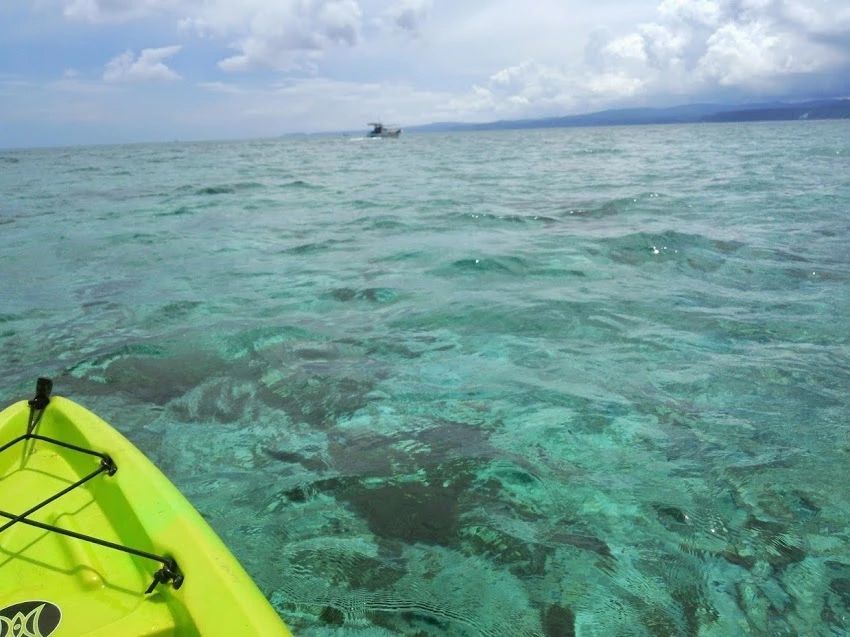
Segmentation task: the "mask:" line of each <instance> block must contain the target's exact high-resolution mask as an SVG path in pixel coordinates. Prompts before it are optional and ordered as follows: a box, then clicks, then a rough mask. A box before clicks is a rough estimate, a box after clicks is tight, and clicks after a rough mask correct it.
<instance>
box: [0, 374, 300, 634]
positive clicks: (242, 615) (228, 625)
mask: <svg viewBox="0 0 850 637" xmlns="http://www.w3.org/2000/svg"><path fill="white" fill-rule="evenodd" d="M51 386H52V383H50V381H49V380H47V379H39V384H38V390H37V392H36V397H35V398H34V399H33V400H30V401H22V402H19V403H16V404H14V405H12V406H11V407H8V408H7V409H5V410H3V411H2V412H0V637H49V636H50V635H54V636H55V637H75V636H77V635H87V636H89V637H95V636H97V637H106V636H107V635H108V636H109V637H142V636H145V637H154V636H156V637H164V636H166V635H180V636H181V637H183V636H186V637H191V636H195V635H197V636H203V637H216V636H218V635H221V636H222V637H224V636H225V635H226V636H227V637H243V636H251V635H262V636H263V637H278V636H285V635H290V634H291V633H290V632H289V630H288V629H287V627H286V626H285V625H284V623H283V622H282V621H281V619H280V617H279V616H278V615H277V613H276V612H275V610H274V609H273V608H272V606H271V605H270V604H269V602H268V601H267V600H266V598H265V597H264V596H263V594H262V593H261V592H260V590H259V589H258V588H257V586H256V585H255V584H254V582H253V581H252V580H251V578H250V577H249V576H248V574H247V573H246V572H245V570H244V569H243V568H242V566H241V565H240V564H239V562H238V561H237V560H236V558H235V557H233V555H232V554H231V553H230V551H229V550H228V549H227V547H225V546H224V544H223V543H222V541H221V540H220V539H219V538H218V536H217V535H216V534H215V532H214V531H213V530H212V529H211V528H210V527H209V525H208V524H207V523H206V522H205V521H204V519H203V518H202V517H201V516H200V514H199V513H198V512H197V511H196V510H195V509H194V508H193V507H192V505H191V504H189V502H188V501H187V500H186V498H184V497H183V495H181V494H180V492H179V491H178V490H177V488H176V487H175V486H174V485H173V484H171V482H169V480H168V479H167V478H166V477H165V476H164V475H162V473H161V472H160V471H159V470H158V469H157V468H156V467H155V466H154V465H153V464H152V463H151V462H150V461H149V460H148V459H147V458H146V457H145V456H144V455H143V454H142V453H141V452H140V451H139V450H138V449H136V448H135V447H134V446H133V445H132V444H131V443H130V442H129V441H128V440H127V439H126V438H124V436H122V435H121V434H120V433H119V432H118V431H116V430H115V429H113V428H112V427H111V426H109V425H108V424H107V423H105V422H104V421H103V420H101V419H100V418H98V417H97V416H95V415H94V414H92V413H91V412H89V411H87V410H86V409H84V408H82V407H80V406H79V405H77V404H75V403H73V402H72V401H70V400H67V399H65V398H61V397H50V390H51Z"/></svg>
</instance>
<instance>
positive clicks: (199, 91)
mask: <svg viewBox="0 0 850 637" xmlns="http://www.w3.org/2000/svg"><path fill="white" fill-rule="evenodd" d="M848 94H850V5H848V4H847V2H846V0H661V1H660V2H658V1H657V0H653V1H645V0H596V1H595V2H593V3H589V2H586V1H577V0H576V1H572V2H570V1H564V0H536V2H535V3H534V4H533V5H526V4H524V3H520V2H518V1H517V0H492V1H490V2H488V3H481V2H475V1H473V0H455V1H454V2H444V1H443V2H441V1H440V0H240V2H238V3H236V2H231V1H230V0H32V1H30V2H25V1H24V0H12V2H11V4H4V6H2V7H0V117H2V119H3V120H4V121H5V122H6V123H7V126H6V128H7V134H5V135H4V133H3V131H2V129H0V146H12V145H31V144H45V143H80V142H86V141H92V142H103V141H134V140H145V139H151V140H156V139H169V138H175V137H179V138H183V139H192V138H209V137H245V136H269V135H276V134H280V133H285V132H295V131H321V130H341V129H352V128H360V127H362V126H363V123H364V122H366V121H371V120H373V119H375V118H383V119H384V120H387V121H392V122H394V123H398V124H403V125H412V124H423V123H427V122H432V121H490V120H496V119H509V118H531V117H544V116H554V115H567V114H573V113H578V112H585V111H588V110H596V109H601V108H609V107H620V106H635V105H672V104H679V103H685V102H691V101H727V102H728V101H753V100H762V99H773V98H783V99H795V98H810V97H833V96H846V95H848ZM10 124H11V125H10ZM4 137H6V139H4Z"/></svg>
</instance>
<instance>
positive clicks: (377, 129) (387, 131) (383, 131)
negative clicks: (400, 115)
mask: <svg viewBox="0 0 850 637" xmlns="http://www.w3.org/2000/svg"><path fill="white" fill-rule="evenodd" d="M369 126H371V127H372V130H371V131H369V137H398V136H399V135H400V134H401V129H400V128H388V127H386V126H384V125H383V124H381V123H380V122H369Z"/></svg>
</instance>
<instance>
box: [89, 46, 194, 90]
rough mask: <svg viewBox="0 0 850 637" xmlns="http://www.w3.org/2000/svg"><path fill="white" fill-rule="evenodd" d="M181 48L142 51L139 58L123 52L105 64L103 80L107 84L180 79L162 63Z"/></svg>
mask: <svg viewBox="0 0 850 637" xmlns="http://www.w3.org/2000/svg"><path fill="white" fill-rule="evenodd" d="M181 48H182V47H180V46H164V47H161V48H158V49H142V52H141V53H139V57H135V56H134V55H133V52H132V51H125V52H124V53H122V54H120V55H117V56H115V57H114V58H112V59H111V60H110V61H109V62H107V64H106V67H105V68H104V71H103V79H104V80H105V81H107V82H143V81H152V80H177V79H180V76H179V75H177V73H175V72H174V71H172V70H171V69H170V68H168V67H167V66H166V65H165V64H163V62H162V61H163V60H165V59H167V58H169V57H171V56H172V55H174V54H176V53H177V52H178V51H179V50H180V49H181Z"/></svg>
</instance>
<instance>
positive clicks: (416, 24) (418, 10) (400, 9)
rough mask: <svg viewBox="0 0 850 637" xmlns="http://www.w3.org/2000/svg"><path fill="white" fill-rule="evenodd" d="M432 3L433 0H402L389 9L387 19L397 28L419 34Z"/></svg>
mask: <svg viewBox="0 0 850 637" xmlns="http://www.w3.org/2000/svg"><path fill="white" fill-rule="evenodd" d="M432 4H433V3H432V0H401V1H400V2H398V3H397V4H394V5H393V6H391V7H390V8H389V9H388V10H387V12H386V16H387V21H388V22H389V23H390V24H391V25H392V26H393V27H395V28H396V29H400V30H401V31H407V32H409V33H413V34H418V33H419V31H420V29H421V28H422V25H423V23H424V22H425V21H426V20H427V18H428V15H429V13H430V12H431V9H432Z"/></svg>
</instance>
